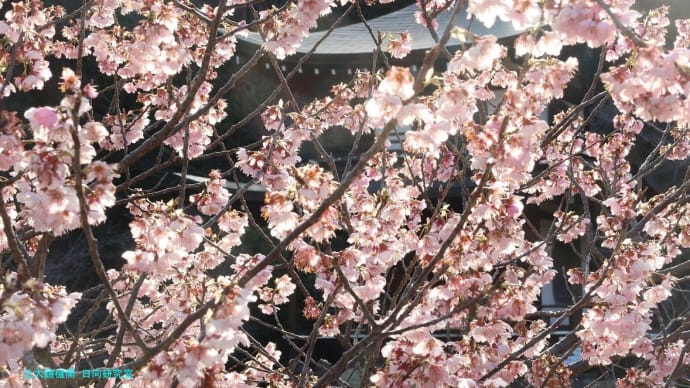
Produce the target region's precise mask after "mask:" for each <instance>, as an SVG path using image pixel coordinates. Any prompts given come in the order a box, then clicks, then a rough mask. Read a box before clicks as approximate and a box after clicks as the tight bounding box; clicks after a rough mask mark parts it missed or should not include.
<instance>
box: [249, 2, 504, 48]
mask: <svg viewBox="0 0 690 388" xmlns="http://www.w3.org/2000/svg"><path fill="white" fill-rule="evenodd" d="M417 10H419V8H418V7H417V5H414V4H413V5H410V6H408V7H405V8H403V9H400V10H398V11H395V12H392V13H389V14H387V15H384V16H380V17H378V18H374V19H371V20H369V21H368V24H369V27H370V28H371V29H372V31H373V32H374V34H376V33H377V32H379V31H380V32H390V33H400V32H404V31H408V32H409V34H410V35H411V37H412V49H413V50H415V51H416V50H427V49H429V48H431V47H432V46H433V45H434V44H435V42H434V40H433V38H432V36H431V34H430V33H429V31H428V30H427V28H426V27H424V26H422V25H420V24H417V23H416V22H415V17H414V13H415V12H416V11H417ZM450 15H451V12H450V11H446V12H443V13H441V14H440V15H439V16H438V17H437V21H438V27H439V28H438V30H437V31H438V32H439V35H440V34H441V33H442V32H443V31H444V29H445V27H446V26H447V25H448V22H449V20H450ZM456 25H458V26H459V27H462V28H465V29H466V30H469V31H471V32H473V33H475V34H479V35H486V34H493V35H495V36H497V37H498V38H505V37H509V36H513V35H515V34H516V33H517V32H516V31H515V30H514V29H513V27H512V25H511V24H510V23H506V22H502V21H500V20H497V21H496V23H495V24H494V25H493V26H492V28H490V29H489V28H486V27H485V26H484V25H483V24H482V23H480V22H478V21H476V20H475V21H470V20H468V16H467V13H466V12H465V11H464V10H462V11H460V13H459V15H458V17H457V19H456ZM325 34H326V31H317V32H312V33H311V34H309V36H308V37H306V38H305V39H304V42H303V44H302V45H301V46H300V48H298V49H297V54H305V53H307V52H308V51H309V50H310V49H311V48H313V47H314V45H315V44H316V42H318V41H319V39H321V38H322V37H323V36H324V35H325ZM240 40H241V41H243V42H244V43H249V44H251V45H254V46H260V45H261V44H262V43H263V40H262V39H261V36H259V34H258V33H256V32H250V34H249V36H248V37H246V38H240ZM454 45H459V42H458V41H457V40H454V39H452V38H451V41H450V42H449V46H454ZM374 47H375V44H374V40H373V38H372V37H371V35H370V33H369V31H368V30H367V28H366V26H365V25H364V23H356V24H351V25H347V26H343V27H337V28H335V29H334V30H333V32H332V33H331V34H330V35H329V36H328V38H327V39H326V40H325V41H324V42H322V43H321V45H320V46H319V47H318V48H317V49H316V51H315V53H314V54H315V55H316V56H320V55H325V56H332V55H335V56H340V55H353V54H354V55H357V54H370V53H371V52H372V51H373V50H374Z"/></svg>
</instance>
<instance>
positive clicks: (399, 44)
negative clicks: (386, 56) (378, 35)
mask: <svg viewBox="0 0 690 388" xmlns="http://www.w3.org/2000/svg"><path fill="white" fill-rule="evenodd" d="M386 50H387V51H388V52H389V53H390V54H391V56H392V57H393V58H397V59H402V58H405V57H406V56H407V54H409V53H410V51H412V37H411V36H410V34H409V33H408V32H407V31H405V32H403V33H401V34H400V37H398V38H395V39H394V38H390V39H389V40H388V46H387V47H386Z"/></svg>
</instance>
